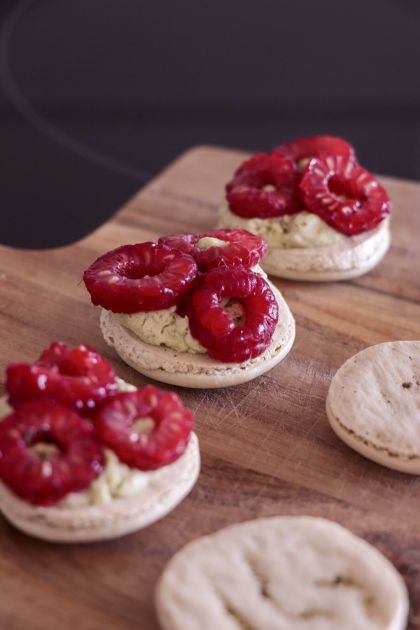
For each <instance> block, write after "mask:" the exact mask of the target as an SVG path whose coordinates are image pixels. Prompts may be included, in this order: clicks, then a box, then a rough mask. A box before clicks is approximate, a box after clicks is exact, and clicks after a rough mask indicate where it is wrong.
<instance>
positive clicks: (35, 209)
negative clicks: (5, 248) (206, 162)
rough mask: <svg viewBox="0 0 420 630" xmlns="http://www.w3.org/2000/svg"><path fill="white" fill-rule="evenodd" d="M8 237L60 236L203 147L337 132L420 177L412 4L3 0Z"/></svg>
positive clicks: (0, 140)
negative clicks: (188, 151) (182, 156)
mask: <svg viewBox="0 0 420 630" xmlns="http://www.w3.org/2000/svg"><path fill="white" fill-rule="evenodd" d="M0 26H1V27H2V30H1V34H0V169H1V170H0V172H1V175H0V183H1V185H0V208H1V217H2V232H1V239H0V240H1V241H2V242H3V243H6V244H10V245H17V246H23V247H48V246H55V245H61V244H65V243H68V242H71V241H73V240H75V239H78V238H80V237H81V236H82V235H84V234H85V233H87V232H88V231H90V230H92V229H93V228H94V227H96V226H97V225H99V224H100V223H102V222H103V221H105V220H106V219H107V218H108V217H109V216H110V215H111V214H112V213H113V212H114V211H115V210H116V209H117V208H118V207H119V206H120V205H121V204H122V203H123V202H124V201H125V200H126V199H127V198H128V197H129V196H131V195H132V194H133V193H134V192H135V191H136V190H137V189H138V188H140V187H141V186H142V184H144V183H145V182H147V181H148V180H149V179H150V178H151V177H152V176H153V175H154V174H155V173H156V172H157V171H159V170H160V169H161V168H162V167H163V166H164V165H165V164H166V163H167V162H168V161H170V160H171V159H172V158H174V157H175V156H176V155H177V154H179V153H180V152H182V151H183V150H184V149H186V148H187V147H190V146H191V145H195V144H223V145H227V146H235V147H239V148H244V149H249V150H256V149H268V148H270V147H272V146H273V145H275V144H278V143H280V142H282V141H284V140H286V139H290V138H292V137H294V136H298V135H305V134H311V133H331V134H339V135H343V136H344V137H346V138H348V139H349V140H350V141H351V142H352V143H354V144H355V145H356V147H357V149H358V153H359V157H360V160H361V161H362V162H363V164H364V165H365V166H366V167H368V168H369V169H371V170H374V171H376V172H381V173H385V174H391V175H397V176H401V177H408V178H414V179H418V178H420V81H419V59H420V36H419V35H420V4H419V3H418V2H417V0H370V2H366V1H365V0H352V2H336V1H335V0H318V1H317V2H290V1H289V2H286V1H284V0H223V1H222V0H213V1H207V0H201V1H200V2H197V0H176V1H175V2H170V1H169V0H166V1H164V0H153V2H152V1H151V0H142V1H141V0H140V1H139V0H118V1H115V0H89V2H86V1H85V0H71V2H69V1H68V0H27V1H26V0H24V1H23V2H11V1H9V0H2V2H1V3H0Z"/></svg>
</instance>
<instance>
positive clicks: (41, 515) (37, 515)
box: [0, 433, 200, 543]
mask: <svg viewBox="0 0 420 630" xmlns="http://www.w3.org/2000/svg"><path fill="white" fill-rule="evenodd" d="M199 472H200V451H199V447H198V439H197V436H196V435H195V433H193V434H192V435H191V439H190V442H189V444H188V446H187V449H186V451H185V452H184V454H183V455H182V456H181V457H180V458H179V459H178V460H177V461H176V462H174V463H173V464H171V465H170V466H166V467H165V468H162V469H161V474H160V475H159V476H157V477H156V478H155V479H154V480H153V481H151V482H150V483H149V484H148V485H147V486H146V487H145V488H143V489H142V490H141V491H139V493H138V494H132V495H130V496H126V497H118V498H115V499H113V500H112V501H111V502H110V503H107V504H105V505H92V506H88V507H80V508H79V507H71V508H70V507H58V506H51V507H38V506H34V505H31V504H30V503H27V502H26V501H23V500H22V499H20V498H19V497H17V496H16V495H15V494H13V493H12V492H11V491H10V490H9V489H8V488H7V487H6V486H5V485H4V484H3V483H1V482H0V510H1V512H2V514H3V515H4V516H5V518H7V519H8V520H9V521H10V522H11V523H13V525H15V526H16V527H17V528H18V529H20V530H21V531H23V532H25V533H26V534H29V535H31V536H35V537H36V538H41V539H43V540H47V541H50V542H60V543H80V542H92V541H98V540H108V539H112V538H118V537H119V536H124V535H125V534H130V533H132V532H134V531H137V530H139V529H143V528H144V527H147V526H148V525H150V524H152V523H154V522H155V521H157V520H159V519H161V518H162V517H163V516H165V515H166V514H168V512H170V511H171V510H173V509H174V508H175V507H176V506H177V505H178V504H179V503H180V502H181V501H182V499H184V498H185V497H186V495H187V494H188V493H189V492H190V490H191V489H192V487H193V486H194V484H195V482H196V481H197V478H198V475H199Z"/></svg>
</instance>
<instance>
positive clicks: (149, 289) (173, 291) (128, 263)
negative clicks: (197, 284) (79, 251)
mask: <svg viewBox="0 0 420 630" xmlns="http://www.w3.org/2000/svg"><path fill="white" fill-rule="evenodd" d="M196 276H197V265H196V263H195V261H194V259H193V258H192V257H191V256H188V255H187V254H184V253H182V252H180V251H177V250H174V249H169V248H168V247H165V246H164V245H157V244H156V243H152V242H146V243H138V244H136V245H122V246H121V247H118V248H117V249H114V250H112V251H110V252H107V253H106V254H104V255H103V256H101V257H100V258H98V259H97V260H95V262H94V263H92V265H91V266H90V267H89V268H88V269H86V271H85V273H84V274H83V280H84V282H85V285H86V288H87V290H88V291H89V293H90V295H91V298H92V302H93V304H95V305H99V306H102V307H103V308H106V309H108V310H110V311H113V312H114V313H137V312H140V311H156V310H160V309H164V308H169V307H170V306H174V305H176V304H178V303H179V301H180V300H181V299H182V296H183V295H184V294H185V293H186V291H188V290H189V289H190V287H191V285H192V283H193V282H194V280H195V278H196Z"/></svg>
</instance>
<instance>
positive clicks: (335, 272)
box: [261, 219, 391, 282]
mask: <svg viewBox="0 0 420 630" xmlns="http://www.w3.org/2000/svg"><path fill="white" fill-rule="evenodd" d="M390 244H391V234H390V229H389V220H388V219H385V220H384V221H382V223H381V224H380V225H379V226H378V227H377V228H376V229H375V230H372V231H370V232H366V233H365V234H360V235H359V236H353V237H351V238H347V239H346V240H345V241H344V242H340V243H334V244H333V245H324V246H321V247H308V248H302V249H298V248H294V249H281V248H278V247H270V248H269V249H268V252H267V253H266V255H265V256H264V259H263V260H262V262H261V266H262V268H263V269H264V271H265V272H266V273H268V274H270V275H273V276H279V277H281V278H289V279H293V280H308V281H312V282H332V281H337V280H349V279H350V278H357V277H358V276H361V275H363V274H365V273H367V272H368V271H370V270H371V269H373V268H374V267H376V266H377V265H378V264H379V263H380V261H381V260H382V258H383V257H384V256H385V254H386V253H387V251H388V249H389V247H390Z"/></svg>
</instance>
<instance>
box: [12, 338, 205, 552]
mask: <svg viewBox="0 0 420 630" xmlns="http://www.w3.org/2000/svg"><path fill="white" fill-rule="evenodd" d="M6 391H7V394H8V397H6V396H4V397H2V398H0V511H1V513H2V514H3V515H4V516H5V518H6V519H7V520H9V521H10V522H11V523H12V524H13V525H15V526H16V527H17V528H18V529H20V530H21V531H23V532H25V533H27V534H29V535H31V536H35V537H37V538H41V539H43V540H47V541H51V542H62V543H79V542H91V541H97V540H106V539H111V538H117V537H119V536H123V535H125V534H129V533H131V532H134V531H137V530H139V529H142V528H144V527H146V526H148V525H150V524H152V523H153V522H155V521H157V520H158V519H160V518H162V517H164V516H165V515H166V514H168V513H169V512H170V511H171V510H173V509H174V508H175V507H176V506H177V505H178V504H179V503H180V502H181V501H182V499H183V498H184V497H185V496H186V495H187V494H188V493H189V492H190V490H191V489H192V487H193V486H194V484H195V482H196V480H197V478H198V475H199V471H200V451H199V446H198V439H197V436H196V434H195V433H194V432H193V426H194V418H193V415H192V413H191V412H190V411H189V410H188V409H187V408H186V407H184V406H183V404H182V402H181V400H180V398H179V397H178V396H177V395H176V394H175V393H173V392H169V391H162V390H159V389H158V388H156V387H154V386H151V385H148V386H146V387H144V388H142V389H137V388H136V387H135V386H133V385H130V384H128V383H125V382H124V381H123V380H121V379H119V378H117V377H116V375H115V373H114V371H113V369H112V366H111V365H110V364H108V363H107V362H106V361H105V360H104V359H103V358H102V357H101V356H100V355H99V354H98V353H96V352H95V351H94V350H93V349H91V348H88V347H87V346H85V345H79V346H76V348H69V347H68V346H67V345H66V344H64V343H58V342H54V343H53V344H51V345H50V347H49V348H47V349H46V350H44V352H43V353H42V354H41V356H40V357H39V359H37V360H36V361H35V362H34V363H31V364H28V363H14V364H11V365H10V366H9V367H8V369H7V376H6ZM11 405H13V407H14V408H13V407H12V406H11Z"/></svg>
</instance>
